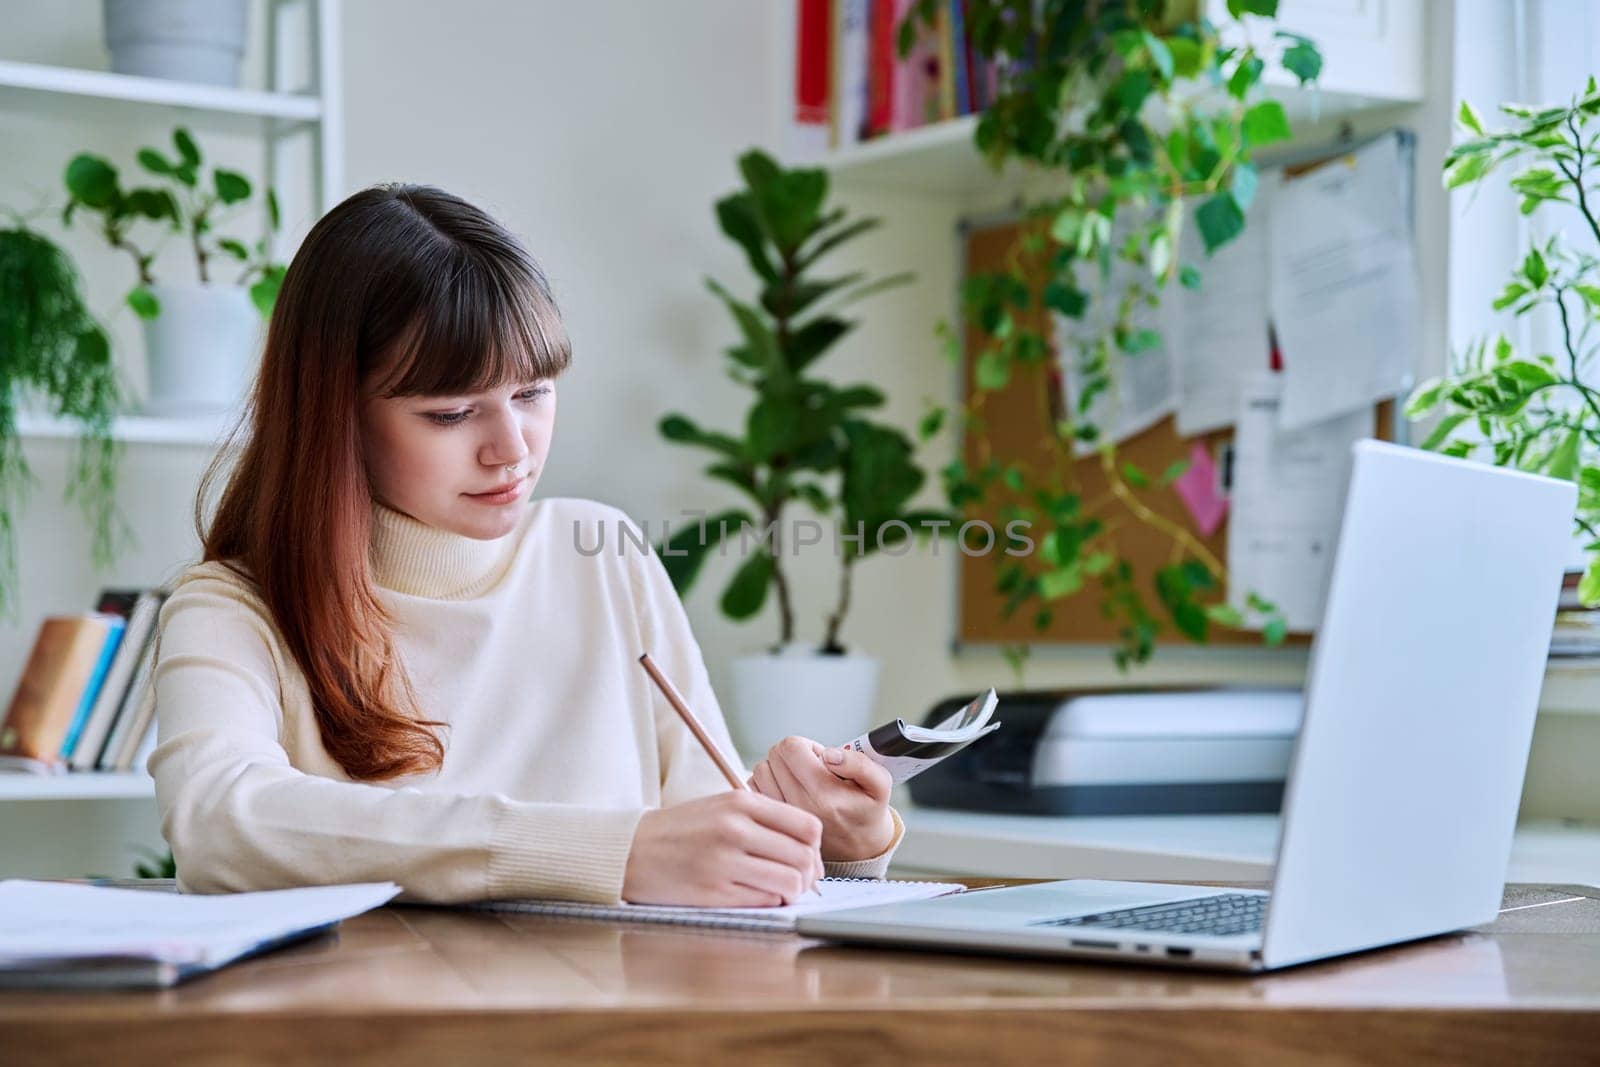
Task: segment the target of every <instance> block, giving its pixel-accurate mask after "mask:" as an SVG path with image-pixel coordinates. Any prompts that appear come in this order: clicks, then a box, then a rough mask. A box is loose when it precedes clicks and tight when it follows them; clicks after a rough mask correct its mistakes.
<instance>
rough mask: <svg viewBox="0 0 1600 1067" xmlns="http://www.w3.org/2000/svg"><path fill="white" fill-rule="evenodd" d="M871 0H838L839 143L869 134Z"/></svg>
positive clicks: (870, 103)
mask: <svg viewBox="0 0 1600 1067" xmlns="http://www.w3.org/2000/svg"><path fill="white" fill-rule="evenodd" d="M873 7H874V3H873V0H839V48H838V53H839V143H840V145H853V144H856V143H858V142H860V141H862V140H865V139H866V138H867V137H870V136H872V133H871V123H870V121H869V115H870V113H871V110H872V79H871V73H872V72H871V69H870V68H871V56H870V52H871V44H872V9H873Z"/></svg>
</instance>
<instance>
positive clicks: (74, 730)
mask: <svg viewBox="0 0 1600 1067" xmlns="http://www.w3.org/2000/svg"><path fill="white" fill-rule="evenodd" d="M100 618H101V619H102V620H104V622H105V625H106V632H105V636H104V638H103V639H102V640H101V642H100V654H99V655H98V656H97V657H95V661H94V670H93V671H91V672H90V673H89V680H88V682H87V683H86V684H85V685H84V687H83V694H82V696H80V697H79V698H78V708H77V710H76V711H75V712H73V715H72V724H71V725H70V726H68V727H67V734H66V736H65V737H63V738H62V739H61V751H60V752H59V753H57V755H58V756H59V757H60V758H61V759H62V760H64V761H70V760H71V759H72V750H73V749H74V748H75V747H76V746H77V744H78V738H79V737H81V736H82V735H83V728H84V725H85V724H86V723H88V721H89V713H90V712H92V711H93V710H94V702H95V698H96V697H98V696H99V695H100V687H101V685H103V684H104V683H105V680H106V671H108V670H110V668H111V660H112V659H113V658H114V657H115V656H116V654H117V646H118V645H119V644H121V643H122V635H123V633H124V632H125V631H126V630H127V628H128V623H127V620H126V619H122V618H120V617H118V616H116V615H101V616H100Z"/></svg>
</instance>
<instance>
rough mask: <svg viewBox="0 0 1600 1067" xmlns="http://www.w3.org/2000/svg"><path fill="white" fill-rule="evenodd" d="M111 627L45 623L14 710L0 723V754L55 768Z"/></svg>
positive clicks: (78, 621) (91, 622)
mask: <svg viewBox="0 0 1600 1067" xmlns="http://www.w3.org/2000/svg"><path fill="white" fill-rule="evenodd" d="M108 629H109V626H108V624H107V623H106V621H105V620H104V619H103V618H100V617H99V616H93V615H61V616H53V617H51V618H48V619H45V620H44V622H43V623H41V624H40V626H39V635H38V637H37V638H35V640H34V643H33V650H32V651H31V652H30V653H29V654H28V660H27V664H26V665H25V666H24V667H23V669H22V676H21V677H20V678H19V679H18V680H17V688H16V691H15V693H13V694H12V697H11V704H10V705H9V707H7V709H6V715H5V718H4V720H0V754H4V755H9V756H22V757H25V758H27V759H31V760H43V761H48V762H54V761H55V760H56V759H57V756H58V753H59V752H60V751H61V742H62V740H63V739H64V738H65V737H66V735H67V730H68V729H69V728H70V727H71V725H72V718H73V715H74V713H75V712H76V710H77V708H78V705H79V703H80V702H81V700H82V697H83V691H84V688H85V687H86V686H87V685H88V683H89V678H90V676H91V675H92V674H93V673H94V668H95V664H96V662H97V661H98V660H99V658H100V653H101V651H102V649H104V647H105V641H106V633H107V630H108Z"/></svg>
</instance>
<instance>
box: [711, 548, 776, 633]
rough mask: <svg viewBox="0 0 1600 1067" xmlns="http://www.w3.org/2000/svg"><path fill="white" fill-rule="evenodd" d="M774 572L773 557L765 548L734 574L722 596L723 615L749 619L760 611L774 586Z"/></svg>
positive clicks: (731, 617) (745, 562)
mask: <svg viewBox="0 0 1600 1067" xmlns="http://www.w3.org/2000/svg"><path fill="white" fill-rule="evenodd" d="M772 572H773V565H772V556H771V554H770V553H769V552H768V551H767V549H766V548H765V546H763V547H762V548H760V549H758V550H757V551H756V552H755V554H754V555H752V556H751V557H750V558H749V559H747V560H745V561H744V563H743V564H741V565H740V567H739V569H738V570H737V571H735V572H734V575H733V580H732V581H730V582H729V583H728V588H727V589H726V590H724V591H723V594H722V601H721V606H722V613H723V614H724V615H726V616H728V618H730V619H748V618H750V617H751V616H752V615H754V614H755V613H756V612H758V611H760V610H761V605H762V604H763V603H765V602H766V599H767V587H768V586H769V585H771V584H772Z"/></svg>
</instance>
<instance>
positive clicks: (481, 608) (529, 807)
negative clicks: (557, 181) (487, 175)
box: [150, 185, 902, 905]
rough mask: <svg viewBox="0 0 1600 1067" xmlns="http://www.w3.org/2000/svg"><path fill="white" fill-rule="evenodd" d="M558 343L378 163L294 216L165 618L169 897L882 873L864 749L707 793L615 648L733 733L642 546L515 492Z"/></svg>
mask: <svg viewBox="0 0 1600 1067" xmlns="http://www.w3.org/2000/svg"><path fill="white" fill-rule="evenodd" d="M569 359H570V350H569V346H568V340H567V336H566V332H565V330H564V329H563V327H562V323H561V320H560V317H559V315H558V313H557V311H556V306H555V303H554V302H553V300H552V299H551V295H550V291H549V286H548V284H547V283H546V281H545V277H544V275H543V273H542V272H541V271H540V269H539V267H538V266H537V264H535V262H534V261H533V259H532V258H531V257H530V256H529V254H528V252H527V251H526V250H525V249H524V248H523V247H522V245H521V244H520V243H519V242H518V241H517V240H516V239H515V238H514V237H512V236H511V234H509V233H508V232H507V231H506V230H505V229H503V228H502V227H501V226H499V225H498V224H497V223H496V222H495V221H494V220H493V219H491V218H489V217H488V216H487V215H486V214H484V213H483V212H482V211H479V210H478V209H476V208H474V207H473V206H472V205H470V204H468V203H466V202H464V201H462V200H460V199H458V198H457V197H454V196H451V195H449V194H448V193H445V192H442V191H440V190H438V189H434V188H430V187H427V186H414V185H398V186H381V187H375V188H371V189H367V190H365V191H363V192H360V193H357V194H356V195H354V196H352V197H350V198H349V199H348V200H346V201H345V202H344V203H342V204H340V205H339V206H338V207H336V208H334V209H333V210H332V211H331V212H329V213H328V214H327V216H326V217H324V218H323V219H322V220H321V221H320V222H318V223H317V225H316V226H315V227H314V228H313V229H312V231H311V233H310V234H309V235H308V236H307V238H306V240H305V243H304V244H303V245H302V246H301V248H300V251H299V252H298V253H297V254H296V255H295V257H294V261H293V263H291V264H290V266H289V270H288V274H287V276H286V277H285V278H284V283H283V289H282V292H281V293H280V295H279V297H278V304H277V308H276V310H275V311H274V312H273V316H272V322H271V325H270V328H269V331H268V335H267V342H266V351H265V354H264V356H263V359H262V366H261V372H260V376H259V378H258V380H257V382H256V384H255V388H254V393H253V396H252V398H251V408H250V413H249V415H248V417H247V420H246V421H245V423H244V424H243V426H242V427H241V429H246V430H247V431H248V433H247V436H246V438H245V439H244V440H243V442H242V451H241V452H240V453H239V454H238V456H237V461H236V463H234V464H233V465H232V466H231V471H229V473H228V475H227V479H226V484H225V486H224V487H223V489H222V493H221V497H220V500H219V501H218V503H217V507H216V510H215V513H214V516H213V517H212V519H211V521H210V523H209V526H207V525H206V524H205V522H204V519H203V508H202V504H203V502H204V501H205V500H207V499H208V498H209V495H210V494H209V489H210V487H211V486H212V485H214V484H215V483H216V481H217V480H218V479H219V478H221V477H222V476H223V472H224V470H226V469H227V468H226V467H225V463H224V458H223V456H226V453H224V454H223V455H222V456H219V458H218V460H217V462H216V463H215V464H214V465H213V466H212V468H211V469H210V470H209V471H208V472H207V475H206V478H205V479H204V480H203V482H202V484H201V491H200V497H199V499H198V500H197V502H196V522H197V525H198V526H199V527H200V530H201V538H202V542H203V545H204V561H203V562H201V563H200V564H198V565H196V566H194V567H191V568H189V569H188V570H187V571H185V572H184V573H183V574H182V576H181V577H180V578H179V579H178V581H177V582H176V583H175V587H174V590H173V593H172V596H171V598H170V599H169V600H168V601H167V603H166V605H165V607H164V608H163V610H162V613H161V631H160V644H159V645H158V652H157V661H156V663H157V665H156V669H155V681H154V687H153V691H154V699H155V701H156V709H157V717H158V722H159V729H160V732H159V740H160V744H159V745H158V746H157V748H156V749H155V751H154V753H153V754H152V756H151V758H150V768H151V771H152V772H153V774H154V775H155V780H156V795H157V798H158V800H159V802H160V806H161V814H162V828H163V832H164V833H165V835H166V838H167V841H168V843H169V844H170V845H171V846H172V851H173V855H174V857H175V859H176V861H177V866H178V876H179V879H180V881H181V883H182V885H183V887H184V888H186V889H188V890H191V891H200V892H215V891H232V890H247V889H267V888H276V887H283V886H296V885H309V884H317V883H335V882H356V881H369V880H392V881H394V882H397V883H399V884H400V885H401V886H402V887H403V888H404V889H405V891H406V893H407V894H408V895H409V896H411V897H413V898H417V899H427V900H436V901H455V900H471V899H482V898H495V897H501V898H504V897H558V898H568V899H574V900H588V901H599V902H608V901H616V900H618V899H625V900H629V901H634V902H642V903H664V904H701V905H774V904H779V903H782V902H784V901H787V900H790V899H792V898H794V897H795V896H796V895H797V894H799V893H800V892H802V891H803V890H804V889H806V888H807V887H809V886H810V885H811V884H812V883H813V881H814V880H815V879H816V878H817V877H818V876H819V875H822V874H823V873H824V871H826V873H828V874H830V875H843V876H855V877H862V876H867V877H881V876H882V873H883V871H884V868H885V867H886V866H887V865H888V861H889V856H890V854H891V853H892V852H893V850H894V847H895V845H896V844H898V842H899V839H900V835H901V833H902V827H901V824H900V821H899V817H898V816H897V815H896V814H895V813H894V811H893V810H892V809H891V808H890V807H889V805H888V795H889V784H890V783H889V779H888V775H887V772H885V771H883V770H882V768H880V767H878V766H877V765H875V764H873V763H871V762H870V761H867V760H866V759H864V758H863V757H861V756H860V755H859V754H857V753H855V752H850V751H842V752H841V751H839V750H833V749H824V748H823V747H822V746H821V745H818V744H816V743H814V742H810V741H807V740H805V739H802V738H790V739H788V740H787V741H785V742H784V743H782V744H780V745H778V746H777V747H775V748H774V749H773V750H772V751H771V752H770V753H769V754H768V756H767V758H766V759H765V760H763V761H761V763H760V764H759V765H758V766H757V767H756V768H755V770H754V773H753V774H752V776H751V778H750V785H751V786H752V787H753V788H752V789H751V790H750V791H738V792H735V791H732V790H730V789H728V788H727V785H726V783H725V782H724V781H723V779H722V778H721V776H720V775H719V774H718V772H717V770H716V768H715V766H714V765H713V764H712V762H711V761H710V759H709V758H707V756H706V755H705V754H704V752H703V751H702V750H701V749H700V748H699V747H698V746H697V744H696V743H695V741H694V738H693V737H692V735H691V734H690V733H689V731H688V730H687V729H686V728H685V727H684V725H683V723H682V722H681V721H680V720H678V718H677V717H676V715H675V714H674V712H673V711H672V709H671V707H670V706H669V705H668V704H667V703H666V701H665V699H664V698H663V697H662V696H661V695H660V694H659V693H658V692H657V691H656V689H655V688H654V686H653V685H652V684H651V683H650V680H649V677H648V675H647V674H646V673H645V671H644V670H643V669H642V668H641V667H640V666H639V664H638V662H637V660H638V657H639V654H640V653H641V652H649V653H650V655H651V658H652V659H654V660H655V661H656V662H657V664H658V665H659V666H660V667H661V669H662V670H663V671H664V672H665V673H666V675H667V677H668V678H670V679H672V680H673V681H674V682H676V683H677V685H678V687H679V688H680V689H681V690H682V691H683V693H684V695H685V697H686V699H687V700H688V702H689V705H690V707H691V708H693V710H694V711H695V712H696V714H697V715H698V716H699V717H700V719H701V721H702V722H703V723H704V724H705V726H706V728H707V730H708V732H710V733H711V734H712V736H713V737H715V738H716V739H717V740H718V741H719V743H720V744H721V745H722V748H723V751H724V752H726V753H730V754H731V753H732V752H733V746H732V744H731V743H730V741H729V739H728V733H727V727H726V725H725V724H724V721H723V718H722V713H721V710H720V709H719V707H718V705H717V700H716V697H715V695H714V694H713V693H712V691H711V686H710V683H709V680H708V679H707V675H706V668H705V664H704V662H703V660H702V658H701V654H700V650H699V647H698V646H697V645H696V643H695V639H694V636H693V634H692V633H691V632H690V629H689V624H688V620H687V618H686V616H685V614H684V611H683V606H682V604H681V602H680V601H679V600H678V597H677V594H676V593H675V591H674V590H673V588H672V585H671V583H670V582H669V581H668V579H667V575H666V571H665V569H664V568H663V567H662V565H661V561H660V560H659V559H658V558H656V556H654V555H653V554H649V553H647V552H644V551H641V550H639V549H638V548H637V547H636V543H630V542H629V540H628V538H627V537H625V536H619V535H621V534H623V527H624V526H627V527H628V529H629V531H631V532H632V533H633V534H634V536H637V527H636V526H632V525H631V524H630V522H629V520H628V518H627V517H626V516H625V515H624V514H623V513H622V512H620V511H618V510H616V509H615V508H611V507H607V506H605V505H603V504H599V503H596V502H594V501H590V500H581V499H570V498H569V499H562V498H546V499H539V500H532V499H530V495H531V493H532V491H533V487H534V484H535V483H536V482H537V480H538V478H539V475H540V473H541V472H542V471H543V469H544V466H545V461H546V458H547V456H548V454H549V451H550V443H551V436H552V433H553V431H554V428H555V413H556V380H557V378H558V377H559V375H560V374H561V372H562V371H563V370H564V369H565V368H566V367H567V364H568V362H569ZM602 527H605V529H604V538H605V544H606V546H607V549H606V551H604V552H602V553H601V554H599V555H594V554H593V553H592V549H593V546H594V545H595V543H596V540H597V538H598V537H600V536H601V535H602V534H601V528H602ZM580 546H583V547H584V549H585V551H580ZM829 740H839V739H837V738H834V739H829Z"/></svg>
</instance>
